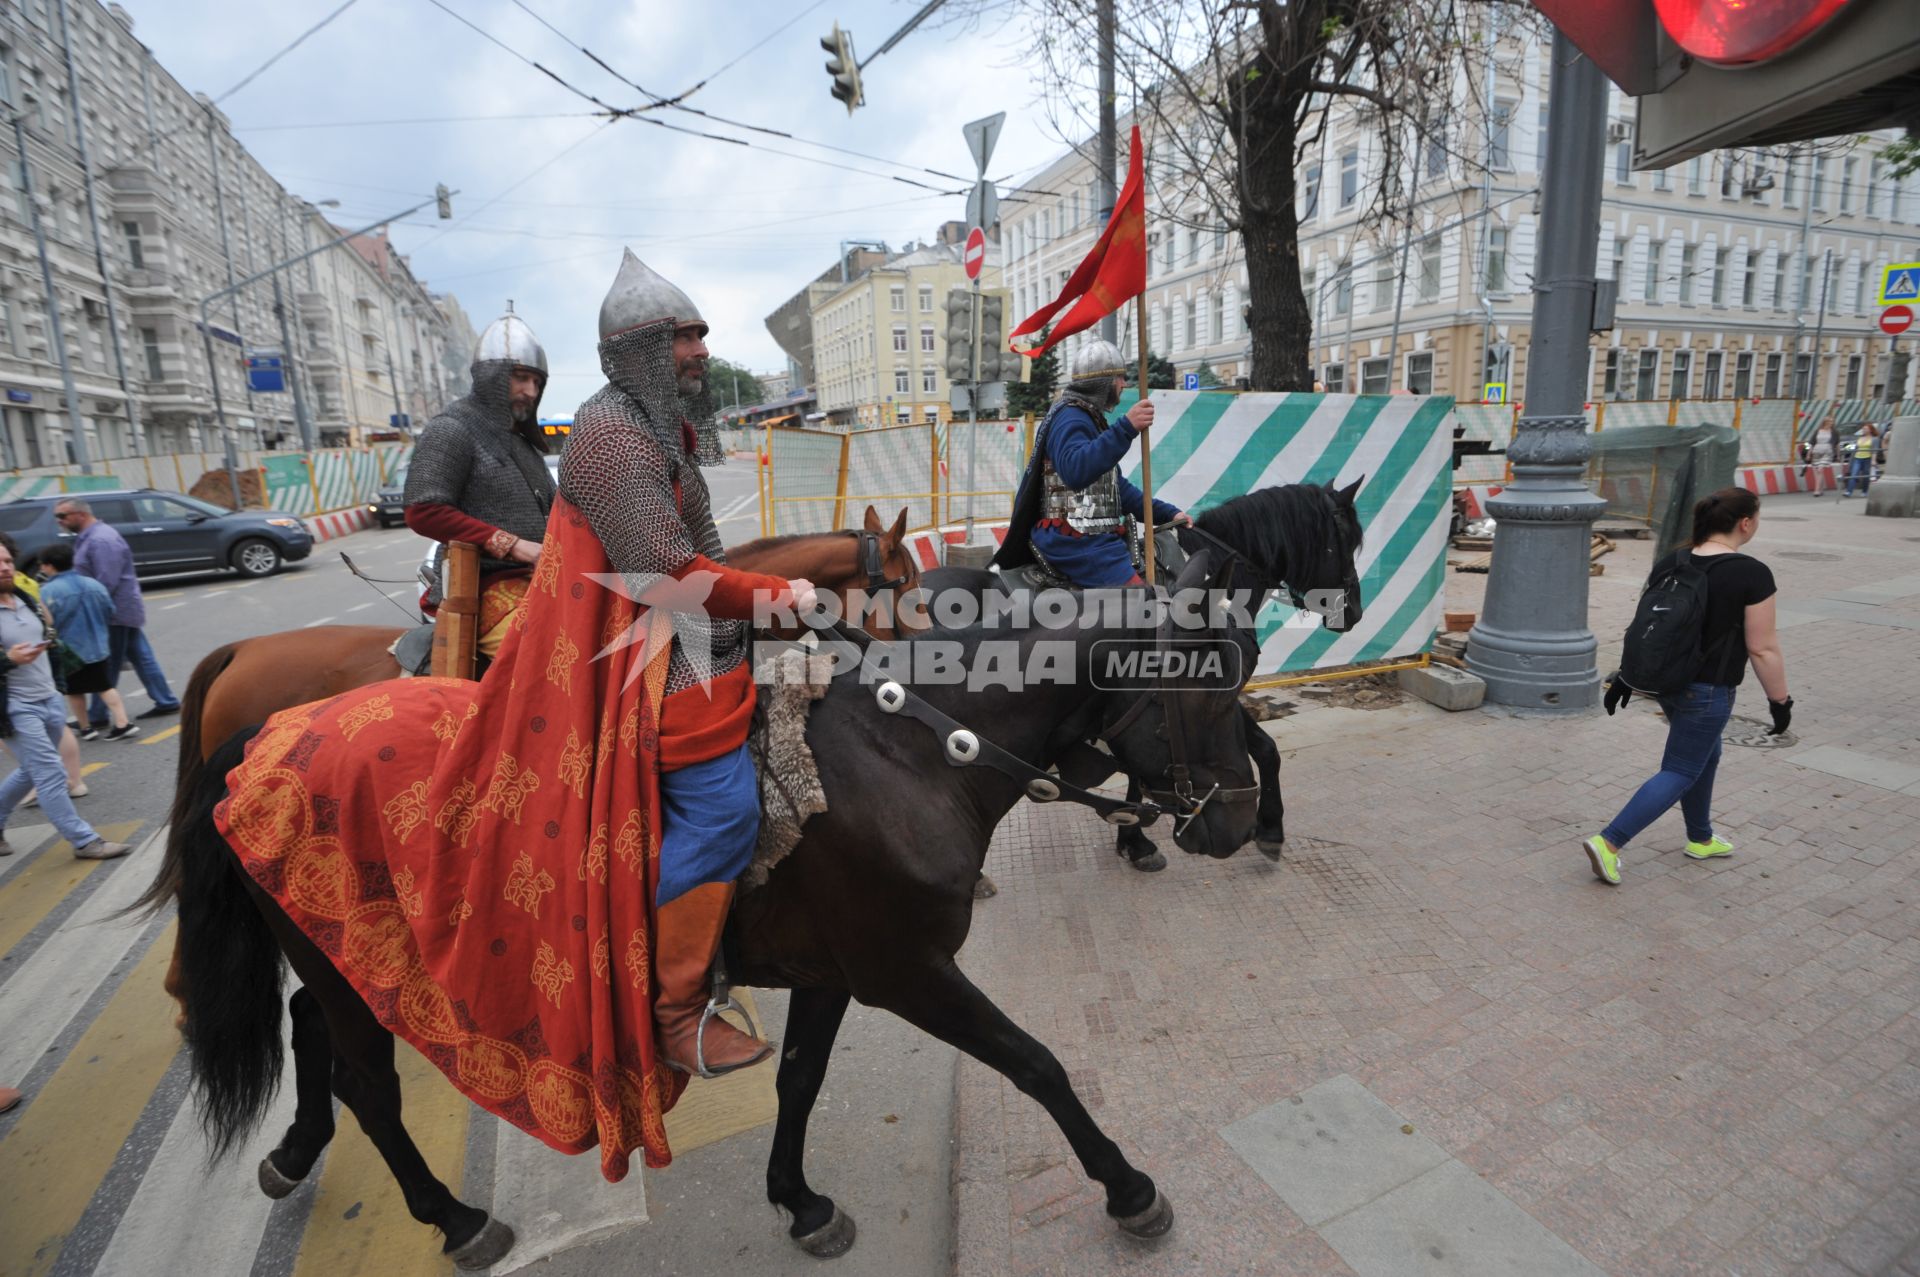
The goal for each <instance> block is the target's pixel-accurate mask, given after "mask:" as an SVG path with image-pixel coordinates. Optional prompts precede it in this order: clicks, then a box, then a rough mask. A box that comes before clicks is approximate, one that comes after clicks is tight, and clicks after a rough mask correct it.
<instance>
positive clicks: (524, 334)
mask: <svg viewBox="0 0 1920 1277" xmlns="http://www.w3.org/2000/svg"><path fill="white" fill-rule="evenodd" d="M502 359H504V360H506V361H507V362H509V363H511V364H512V365H513V366H514V367H516V368H531V369H533V370H534V371H536V372H538V373H539V374H540V375H541V376H542V377H544V376H546V375H547V351H546V348H545V347H544V346H542V345H541V344H540V339H539V338H538V337H535V336H534V335H533V329H531V328H529V327H527V321H526V320H524V319H522V318H520V316H518V315H516V314H514V313H513V303H512V302H508V303H507V313H506V314H504V315H502V316H500V318H498V319H496V320H494V321H493V322H492V323H491V324H488V325H487V331H485V332H483V333H481V334H480V341H479V342H478V343H477V344H476V345H475V346H474V348H473V362H474V363H476V364H477V363H482V362H490V361H493V360H502Z"/></svg>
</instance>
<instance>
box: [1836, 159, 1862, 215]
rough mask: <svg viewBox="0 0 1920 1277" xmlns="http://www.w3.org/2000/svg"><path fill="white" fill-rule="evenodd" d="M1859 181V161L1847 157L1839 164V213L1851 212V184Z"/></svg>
mask: <svg viewBox="0 0 1920 1277" xmlns="http://www.w3.org/2000/svg"><path fill="white" fill-rule="evenodd" d="M1859 180H1860V161H1859V160H1857V159H1855V158H1854V157H1853V156H1851V155H1849V156H1848V157H1847V158H1846V159H1845V160H1843V161H1841V164H1840V211H1841V212H1842V213H1851V212H1853V184H1854V183H1855V182H1857V181H1859Z"/></svg>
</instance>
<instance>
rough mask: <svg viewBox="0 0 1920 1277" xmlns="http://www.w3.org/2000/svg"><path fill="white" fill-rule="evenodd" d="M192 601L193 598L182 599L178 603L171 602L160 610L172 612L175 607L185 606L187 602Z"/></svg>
mask: <svg viewBox="0 0 1920 1277" xmlns="http://www.w3.org/2000/svg"><path fill="white" fill-rule="evenodd" d="M191 602H193V600H192V599H181V600H180V601H179V602H178V603H169V604H167V605H166V606H165V607H163V608H161V609H160V610H161V611H162V612H171V611H173V609H175V608H177V607H185V606H186V605H187V604H189V603H191Z"/></svg>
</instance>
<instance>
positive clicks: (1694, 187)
mask: <svg viewBox="0 0 1920 1277" xmlns="http://www.w3.org/2000/svg"><path fill="white" fill-rule="evenodd" d="M1706 193H1707V157H1706V156H1704V155H1696V156H1694V157H1693V158H1692V159H1690V160H1688V161H1687V194H1689V195H1705V194H1706Z"/></svg>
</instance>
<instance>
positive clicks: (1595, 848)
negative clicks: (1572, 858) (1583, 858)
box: [1580, 834, 1620, 887]
mask: <svg viewBox="0 0 1920 1277" xmlns="http://www.w3.org/2000/svg"><path fill="white" fill-rule="evenodd" d="M1580 847H1581V850H1583V851H1585V852H1586V853H1587V859H1588V860H1591V861H1592V862H1593V876H1594V877H1596V878H1598V879H1599V880H1600V881H1601V882H1604V883H1606V884H1607V885H1608V886H1610V887H1617V886H1619V885H1620V853H1619V852H1617V851H1615V850H1614V849H1613V845H1612V844H1611V843H1609V842H1608V841H1607V840H1606V839H1605V838H1602V837H1601V836H1600V835H1599V834H1595V835H1594V836H1593V837H1591V838H1589V839H1587V840H1586V841H1585V842H1583V843H1581V844H1580Z"/></svg>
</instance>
